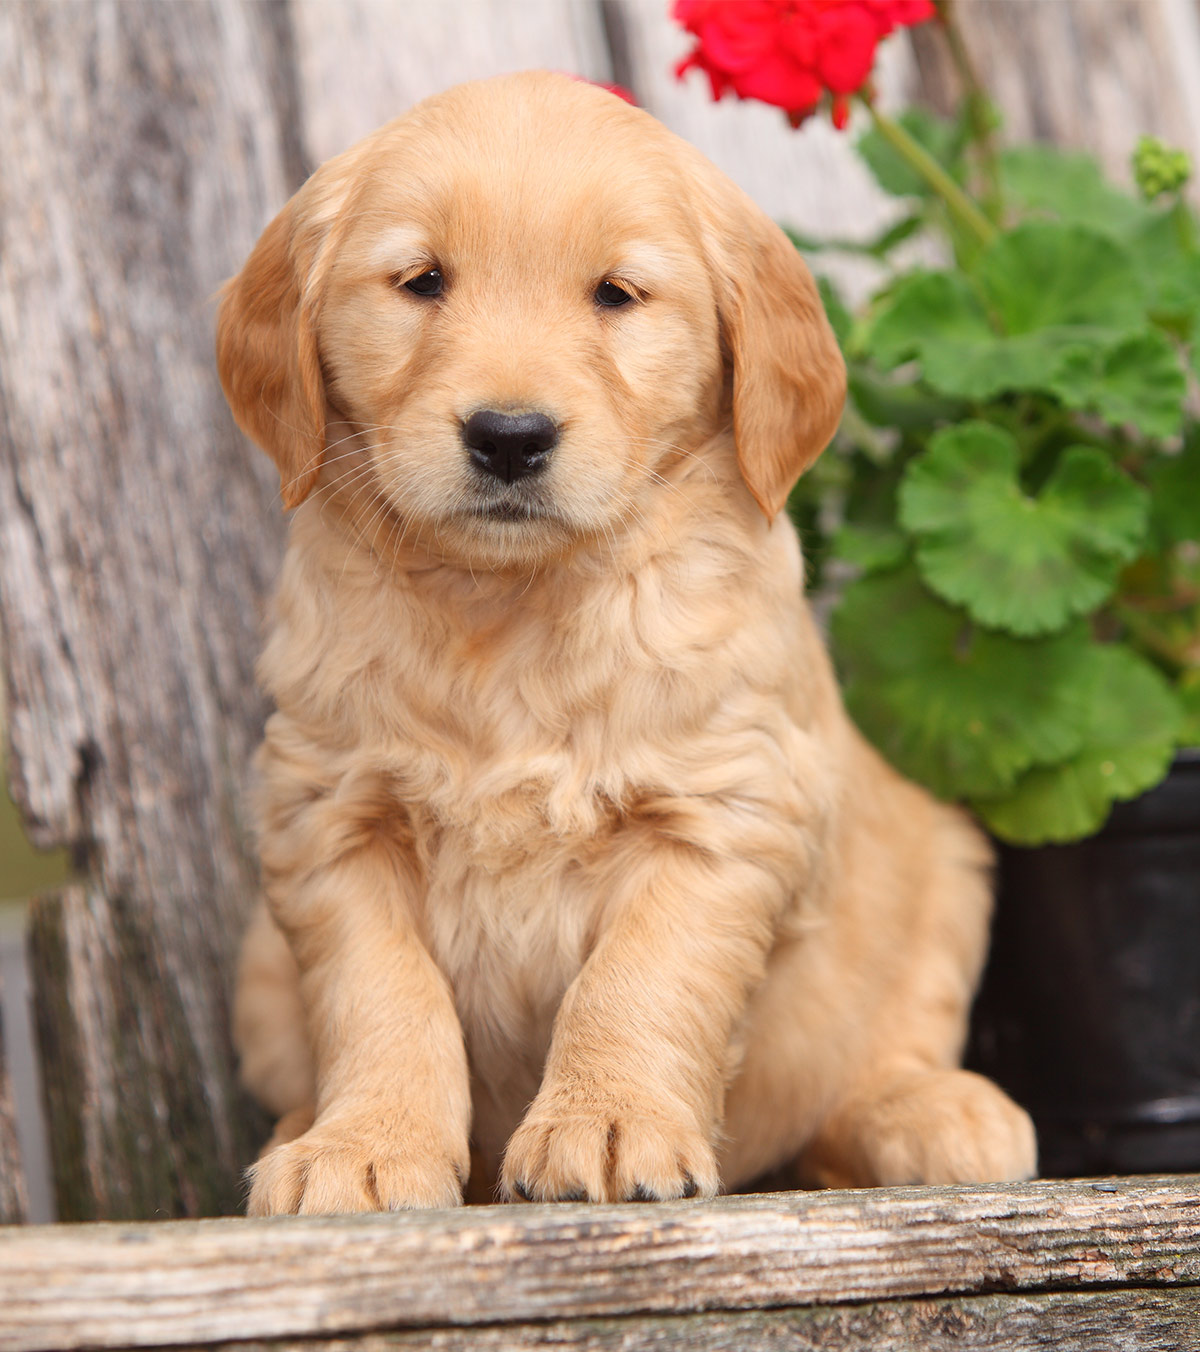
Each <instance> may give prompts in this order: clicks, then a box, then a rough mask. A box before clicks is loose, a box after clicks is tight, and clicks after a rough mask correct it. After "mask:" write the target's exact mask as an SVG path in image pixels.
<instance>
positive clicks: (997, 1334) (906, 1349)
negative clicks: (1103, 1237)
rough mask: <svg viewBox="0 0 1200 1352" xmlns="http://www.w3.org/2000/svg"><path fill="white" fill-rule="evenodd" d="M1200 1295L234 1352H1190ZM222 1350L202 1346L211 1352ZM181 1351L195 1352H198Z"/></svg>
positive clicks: (194, 1351)
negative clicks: (550, 1351)
mask: <svg viewBox="0 0 1200 1352" xmlns="http://www.w3.org/2000/svg"><path fill="white" fill-rule="evenodd" d="M1197 1329H1200V1287H1194V1286H1190V1287H1182V1288H1177V1289H1173V1290H1165V1291H1153V1290H1150V1291H1148V1290H1139V1289H1128V1290H1122V1291H1088V1292H1077V1291H1068V1292H1049V1293H1044V1294H1042V1293H1039V1294H1037V1295H1017V1296H1010V1295H996V1296H966V1297H948V1298H941V1299H934V1300H887V1301H878V1302H868V1303H864V1304H861V1305H858V1304H856V1305H835V1306H813V1307H810V1308H807V1309H786V1310H762V1311H754V1312H751V1313H747V1314H692V1315H673V1316H671V1315H669V1316H658V1315H632V1316H625V1317H623V1318H617V1319H579V1320H572V1321H570V1322H567V1323H565V1322H563V1321H561V1320H557V1319H556V1320H552V1321H550V1322H548V1323H545V1324H504V1325H499V1326H495V1325H493V1326H491V1327H487V1328H478V1327H477V1328H461V1329H453V1328H443V1329H420V1330H416V1331H410V1332H406V1333H368V1334H364V1335H362V1336H361V1337H354V1338H329V1339H325V1338H317V1339H306V1340H305V1341H303V1342H293V1341H292V1340H291V1339H284V1340H280V1341H272V1342H269V1343H263V1342H253V1343H238V1344H237V1345H236V1352H410V1349H414V1348H423V1349H426V1350H427V1352H544V1349H546V1348H559V1349H563V1350H564V1352H645V1349H647V1348H654V1349H656V1350H657V1352H848V1350H849V1349H851V1348H854V1349H863V1348H870V1349H871V1352H1035V1350H1036V1349H1045V1348H1053V1349H1054V1352H1097V1349H1101V1348H1102V1349H1104V1352H1126V1350H1127V1349H1128V1352H1187V1350H1188V1349H1192V1348H1194V1347H1196V1346H1197V1343H1198V1341H1200V1339H1198V1335H1197ZM218 1347H225V1348H228V1352H235V1349H234V1347H232V1346H231V1345H229V1344H212V1343H210V1344H207V1345H206V1352H217V1349H218ZM186 1352H202V1349H201V1347H200V1346H199V1345H196V1346H193V1347H192V1348H191V1349H187V1350H186Z"/></svg>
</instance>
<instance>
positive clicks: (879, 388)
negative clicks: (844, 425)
mask: <svg viewBox="0 0 1200 1352" xmlns="http://www.w3.org/2000/svg"><path fill="white" fill-rule="evenodd" d="M847 374H848V377H849V388H850V397H851V399H853V400H854V406H855V408H857V409H858V411H859V412H860V413H861V414H862V416H863V417H864V418H865V419H866V420H867V422H869V423H871V424H872V425H873V426H875V427H894V428H896V429H898V430H899V431H902V432H905V431H919V432H922V433H925V432H928V430H929V429H930V428H931V427H936V426H937V425H938V424H939V423H945V422H954V421H956V420H957V419H959V418H961V417H962V416H963V412H964V405H963V403H962V401H961V400H957V399H947V398H945V397H943V396H942V395H939V394H934V393H933V392H932V391H931V390H930V389H929V387H928V386H927V385H924V384H922V383H920V382H918V381H915V380H909V381H904V382H898V381H895V380H890V379H881V378H880V377H879V376H877V375H875V374H874V373H873V372H872V371H870V370H867V369H864V368H863V367H862V366H857V367H855V366H852V367H851V368H850V370H849V372H848V373H847Z"/></svg>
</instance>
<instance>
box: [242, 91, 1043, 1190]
mask: <svg viewBox="0 0 1200 1352" xmlns="http://www.w3.org/2000/svg"><path fill="white" fill-rule="evenodd" d="M218 354H219V363H220V370H221V377H222V381H223V383H224V387H225V391H226V394H227V396H228V398H229V402H230V404H231V405H232V407H233V410H234V413H235V414H236V416H237V418H238V421H239V423H240V424H241V426H242V427H243V428H244V429H245V431H246V432H247V433H248V434H249V435H250V436H251V437H253V438H254V440H255V441H257V442H258V443H259V444H260V445H261V446H262V447H263V448H264V449H265V450H266V451H268V452H269V453H270V455H271V456H272V457H273V458H274V459H275V461H276V463H277V465H278V467H279V471H280V474H281V476H282V482H283V501H284V504H285V506H286V507H289V508H294V509H295V515H294V517H293V519H292V524H291V536H290V544H289V547H288V551H287V556H286V559H285V561H284V565H283V572H282V577H281V580H280V584H279V590H278V598H277V602H276V607H275V615H274V623H273V629H272V632H271V635H270V639H269V642H268V644H267V648H266V652H265V654H264V655H263V658H262V662H261V676H262V680H263V682H264V684H265V686H266V689H267V690H268V691H269V692H270V694H271V695H272V696H273V697H274V700H275V703H276V705H277V709H278V711H277V712H276V713H275V714H274V715H273V716H272V717H271V719H270V721H269V723H268V725H267V731H266V740H265V743H264V745H263V748H262V751H261V753H260V758H259V763H258V764H259V771H260V778H261V796H260V809H259V833H260V848H261V856H262V870H263V884H264V890H265V894H266V902H267V907H268V908H269V917H268V912H267V911H265V910H264V911H263V912H262V913H261V914H260V915H259V916H258V918H257V919H256V920H255V922H254V924H253V926H252V928H251V932H250V934H249V936H248V939H247V942H246V947H245V951H244V956H243V963H242V970H241V975H240V982H239V991H238V996H237V1008H236V1012H235V1021H236V1035H237V1039H238V1042H239V1046H240V1050H241V1054H242V1057H243V1066H244V1075H245V1079H246V1082H247V1084H248V1085H249V1086H250V1088H251V1089H252V1090H253V1091H254V1092H255V1093H256V1094H257V1095H258V1096H259V1097H260V1098H261V1100H262V1101H263V1102H264V1103H265V1104H266V1105H267V1106H268V1107H269V1108H271V1109H272V1110H273V1111H274V1112H275V1113H277V1114H278V1115H280V1117H281V1118H282V1119H283V1120H282V1121H281V1123H280V1126H279V1128H278V1130H277V1131H276V1134H275V1137H274V1139H273V1142H272V1144H271V1147H270V1148H269V1149H268V1150H267V1151H266V1153H265V1154H264V1155H263V1156H262V1158H261V1159H260V1160H259V1162H258V1163H257V1165H255V1167H254V1169H253V1171H252V1190H251V1194H250V1204H249V1206H250V1211H251V1213H252V1214H256V1215H263V1214H268V1213H276V1212H296V1211H298V1212H338V1211H362V1210H370V1209H374V1208H399V1207H422V1206H448V1205H453V1204H456V1203H458V1202H459V1201H460V1200H461V1199H462V1196H463V1188H464V1184H465V1183H466V1181H467V1176H468V1171H469V1167H470V1165H471V1164H472V1163H474V1166H475V1175H476V1188H475V1190H474V1192H473V1195H487V1191H488V1189H489V1188H490V1187H491V1186H493V1185H498V1188H499V1192H500V1195H502V1196H504V1197H507V1198H527V1199H531V1200H535V1201H549V1200H553V1199H583V1198H587V1199H591V1200H594V1201H618V1200H621V1199H629V1198H645V1199H650V1198H677V1197H691V1196H693V1195H700V1196H705V1197H707V1196H711V1195H712V1194H713V1193H715V1192H716V1191H717V1190H718V1188H720V1187H722V1186H725V1187H736V1186H738V1185H740V1184H745V1183H747V1182H748V1181H750V1180H752V1179H754V1178H755V1177H756V1176H757V1175H760V1174H762V1173H763V1172H764V1171H767V1170H773V1169H776V1168H778V1167H780V1166H785V1165H793V1166H794V1167H795V1171H796V1175H795V1176H796V1177H797V1178H799V1179H802V1180H805V1181H810V1182H814V1183H819V1184H876V1183H910V1182H921V1181H925V1182H949V1181H953V1180H982V1179H1004V1178H1017V1177H1023V1176H1026V1175H1029V1174H1030V1173H1032V1171H1033V1169H1034V1139H1033V1133H1032V1129H1031V1127H1030V1123H1029V1120H1028V1118H1027V1117H1026V1115H1025V1114H1024V1113H1023V1112H1022V1111H1021V1110H1020V1109H1018V1108H1017V1107H1016V1106H1015V1105H1014V1104H1013V1103H1012V1102H1010V1101H1009V1099H1008V1098H1006V1097H1005V1096H1004V1095H1003V1094H1002V1093H1001V1092H1000V1091H999V1090H998V1089H996V1088H995V1087H994V1086H993V1085H992V1084H990V1083H989V1082H988V1081H986V1080H984V1079H981V1078H980V1077H978V1076H975V1075H972V1074H968V1073H966V1072H964V1071H962V1070H960V1069H958V1068H957V1063H958V1058H959V1056H960V1051H961V1046H962V1042H963V1036H964V1029H965V1025H966V1017H967V1010H968V1006H969V1004H970V1001H971V996H972V992H973V990H974V987H975V984H976V981H977V978H978V974H979V971H980V966H981V963H982V960H983V956H984V949H985V942H986V930H987V922H988V911H989V855H988V849H987V847H986V845H985V843H984V841H983V839H982V838H981V837H980V836H979V835H978V834H977V832H976V831H975V830H974V829H973V827H972V826H971V825H970V824H969V822H968V821H967V819H966V818H965V817H964V816H963V815H962V814H961V813H960V812H958V811H956V810H955V809H953V808H950V807H947V806H943V805H942V804H939V803H936V802H934V801H933V800H932V799H931V798H930V797H928V796H927V795H926V794H925V793H923V792H922V791H921V790H919V789H917V788H916V787H914V786H913V785H911V784H909V783H907V782H906V781H905V780H903V779H901V778H900V777H899V776H898V775H897V774H895V773H893V772H892V771H891V770H890V769H889V768H888V767H887V765H885V764H884V763H883V762H882V761H881V760H880V758H879V757H878V756H877V755H876V754H875V753H874V752H873V751H872V750H871V749H870V748H869V747H868V746H867V745H866V744H865V743H864V742H863V740H862V739H861V738H860V737H859V735H858V734H857V733H856V731H855V730H854V728H853V727H852V726H851V724H850V723H849V721H848V720H847V717H846V715H845V713H844V712H843V709H842V705H841V702H840V699H839V695H838V691H837V688H836V685H835V682H834V677H833V673H832V671H831V668H830V663H829V660H828V658H827V656H826V653H825V651H824V649H823V647H822V644H821V641H820V638H819V637H818V634H817V632H816V630H815V628H814V625H813V621H812V619H811V617H810V615H809V612H808V610H807V609H806V607H805V605H804V602H803V600H802V598H801V592H802V568H801V559H800V550H799V547H798V544H797V540H796V534H795V532H794V530H793V529H792V527H791V525H790V524H789V522H788V519H787V516H786V514H785V513H784V512H783V510H782V509H783V506H784V503H785V500H786V498H787V495H788V490H789V488H790V487H791V485H792V484H793V482H794V481H795V479H796V477H797V476H798V475H799V474H800V473H801V471H802V470H803V469H804V468H805V467H806V466H807V465H808V464H810V463H811V462H812V460H813V459H814V458H815V457H816V456H817V455H818V454H819V453H820V451H821V450H822V448H823V447H824V446H825V444H826V442H827V441H828V440H829V439H830V437H831V436H832V435H833V432H834V429H835V427H836V426H837V422H838V417H839V413H840V410H841V406H842V399H843V392H844V371H843V366H842V361H841V358H840V356H839V354H838V350H837V346H836V344H835V342H834V339H833V336H832V334H831V332H830V330H829V327H828V325H827V323H826V320H825V317H824V314H823V311H822V307H821V303H820V300H819V298H818V295H817V292H816V289H815V287H814V285H813V281H812V278H811V277H810V275H809V273H808V272H807V270H806V269H805V266H804V264H803V263H802V262H801V260H800V259H799V257H798V256H797V254H796V251H795V250H794V249H793V248H792V247H791V245H790V244H789V243H788V241H787V240H786V238H785V237H784V236H783V234H782V233H781V232H780V231H779V230H778V229H777V228H776V227H775V226H774V225H773V224H772V223H771V222H770V221H769V220H768V219H767V218H766V217H765V216H764V215H763V214H762V213H761V212H760V211H758V210H757V209H756V208H755V207H754V206H753V205H752V204H751V202H750V201H749V200H748V199H747V198H746V197H745V196H744V195H743V194H742V193H741V192H740V191H739V190H738V189H737V188H736V187H734V185H733V184H732V183H730V182H729V181H728V180H727V179H726V178H724V177H723V176H722V175H721V174H720V173H719V172H718V171H717V170H716V169H714V168H713V166H712V165H710V164H709V163H708V162H707V161H705V160H704V159H703V157H702V156H700V155H699V154H698V153H697V152H696V151H694V150H693V149H691V148H690V147H689V146H687V145H686V144H684V143H683V142H682V141H680V140H678V139H677V138H676V137H674V136H673V135H671V134H670V133H669V132H667V131H666V130H665V129H664V128H663V127H662V126H660V125H659V124H658V123H657V122H656V121H655V120H654V119H653V118H651V117H650V116H649V115H648V114H646V113H645V112H642V111H640V110H638V109H635V108H632V107H629V106H628V105H626V104H625V103H624V102H622V101H621V100H620V99H618V98H615V97H614V96H613V95H611V94H609V93H607V92H605V91H603V90H601V89H598V88H594V87H591V86H588V85H586V84H582V83H578V82H575V81H572V80H571V79H569V78H567V77H564V76H559V75H551V74H546V73H530V74H524V75H517V76H511V77H504V78H501V79H496V80H488V81H485V82H482V83H477V84H470V85H465V86H462V87H460V88H457V89H452V90H450V91H449V92H448V93H446V94H443V95H440V96H439V97H436V98H433V99H430V100H428V101H427V102H425V103H422V104H421V105H419V106H418V107H417V108H415V109H414V110H413V111H412V112H410V113H409V114H408V115H407V116H406V117H403V118H401V119H400V120H398V121H396V122H393V123H391V124H390V125H388V126H386V127H384V128H383V129H382V130H381V131H379V132H377V133H375V135H373V136H371V137H369V138H368V139H367V140H365V141H363V142H362V143H361V144H360V145H358V146H355V147H354V148H353V149H351V150H349V151H347V152H346V153H345V154H343V155H340V156H338V157H337V158H336V159H334V160H331V161H330V162H329V163H328V164H326V165H324V166H323V167H322V168H321V169H319V170H318V171H317V173H315V174H314V175H313V176H312V178H311V179H309V181H308V182H307V183H306V184H305V185H304V187H303V188H302V189H301V190H300V191H299V192H298V193H297V194H296V196H295V197H294V198H293V199H292V200H291V202H289V203H288V205H287V206H286V207H285V208H284V210H283V211H282V212H281V214H280V215H279V216H278V217H277V218H276V219H275V220H274V221H273V222H272V223H271V225H270V226H268V228H267V230H266V232H265V233H264V234H263V236H262V239H261V240H260V241H259V243H258V245H257V247H256V248H255V250H254V252H253V254H252V255H251V257H250V259H249V261H248V262H247V264H246V266H245V268H244V269H243V271H242V272H241V273H240V274H239V275H238V276H237V277H236V278H234V279H233V281H232V282H230V283H229V285H228V286H227V288H226V290H225V293H224V298H223V302H222V305H221V311H220V319H219V336H218ZM888 641H889V640H888V635H887V634H886V633H881V634H880V635H879V642H880V643H887V642H888Z"/></svg>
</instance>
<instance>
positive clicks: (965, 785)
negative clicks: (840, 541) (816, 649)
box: [832, 566, 1088, 798]
mask: <svg viewBox="0 0 1200 1352" xmlns="http://www.w3.org/2000/svg"><path fill="white" fill-rule="evenodd" d="M832 629H833V638H834V645H835V652H836V655H837V658H838V663H839V666H840V668H841V671H842V675H843V677H844V680H845V695H846V704H847V707H848V708H849V710H850V713H851V714H852V716H853V717H854V719H855V720H856V721H857V723H858V725H859V727H860V728H862V730H863V732H864V733H865V734H866V736H867V737H868V738H870V740H871V741H873V742H874V743H875V745H876V746H877V747H878V748H879V749H880V751H882V753H883V754H884V755H885V756H886V757H887V758H888V759H889V760H890V761H891V762H892V763H893V764H894V765H895V766H897V767H898V768H899V769H900V770H901V771H903V772H904V773H905V774H908V775H910V776H912V777H913V778H914V779H916V780H918V781H919V782H921V783H923V784H925V785H927V786H928V787H929V788H931V789H932V790H933V791H934V792H935V793H937V794H940V795H941V796H942V797H946V798H954V797H963V796H971V795H995V794H1000V793H1004V792H1006V791H1008V790H1009V789H1010V788H1011V787H1012V786H1013V785H1014V784H1015V782H1016V779H1017V776H1018V775H1020V774H1021V773H1022V772H1023V771H1025V770H1027V769H1029V767H1030V766H1033V765H1037V764H1045V763H1055V762H1058V761H1062V760H1065V759H1066V758H1067V757H1069V756H1072V755H1074V754H1075V752H1076V751H1078V750H1079V749H1080V747H1081V746H1082V742H1083V732H1082V728H1081V726H1080V723H1079V716H1078V713H1077V709H1076V697H1075V691H1074V685H1075V676H1076V672H1077V670H1078V668H1079V666H1080V663H1081V660H1082V659H1083V658H1084V657H1086V654H1087V651H1088V639H1087V634H1086V630H1085V629H1084V628H1083V627H1082V626H1081V625H1077V626H1074V627H1072V628H1071V629H1070V630H1069V631H1068V632H1067V633H1065V634H1058V635H1055V636H1054V637H1053V638H1048V639H1038V640H1032V641H1030V640H1024V641H1023V640H1020V639H1014V638H1010V637H1008V636H1007V635H1005V634H996V633H989V632H987V631H986V630H981V629H978V628H976V627H975V626H973V625H972V624H971V623H970V621H969V620H968V619H967V617H966V616H965V615H964V614H963V613H962V611H959V610H955V609H952V608H951V607H950V606H947V605H945V604H944V603H943V602H941V601H939V600H938V599H937V598H936V597H934V596H932V595H931V594H930V593H929V592H928V591H927V590H926V589H925V588H924V587H923V586H922V585H921V581H920V578H919V577H918V575H917V573H916V570H915V569H914V568H912V567H911V566H905V567H903V568H900V569H898V570H897V571H895V572H892V573H886V574H874V575H871V576H868V577H864V578H861V579H859V580H858V581H857V582H853V583H851V585H850V586H849V587H847V589H846V591H845V593H844V595H843V597H842V601H841V604H840V605H839V606H838V608H837V610H836V611H835V612H834V614H833V619H832Z"/></svg>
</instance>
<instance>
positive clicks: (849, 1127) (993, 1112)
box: [800, 1064, 1037, 1188]
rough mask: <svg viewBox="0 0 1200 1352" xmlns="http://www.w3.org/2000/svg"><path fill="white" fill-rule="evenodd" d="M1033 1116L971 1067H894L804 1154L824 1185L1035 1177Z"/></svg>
mask: <svg viewBox="0 0 1200 1352" xmlns="http://www.w3.org/2000/svg"><path fill="white" fill-rule="evenodd" d="M1036 1171H1037V1142H1036V1138H1035V1135H1034V1129H1033V1123H1032V1122H1031V1121H1030V1119H1029V1114H1028V1113H1026V1112H1025V1111H1024V1110H1023V1109H1021V1108H1019V1107H1017V1105H1016V1104H1015V1103H1014V1102H1013V1101H1012V1099H1010V1098H1009V1097H1008V1095H1007V1094H1005V1093H1004V1091H1003V1090H1001V1089H999V1088H998V1087H997V1086H996V1085H994V1084H993V1083H992V1082H991V1081H990V1080H987V1079H984V1077H983V1076H982V1075H976V1074H974V1073H973V1072H971V1071H968V1070H956V1069H951V1068H941V1067H939V1068H929V1067H922V1066H920V1065H917V1064H913V1065H908V1066H899V1065H898V1066H895V1067H893V1068H891V1069H890V1070H889V1071H880V1072H879V1073H878V1074H877V1075H876V1076H873V1077H872V1082H871V1083H870V1085H869V1086H867V1087H863V1088H860V1089H859V1091H858V1092H857V1093H854V1094H852V1095H851V1096H850V1097H849V1098H848V1099H847V1100H846V1101H845V1102H843V1103H842V1105H841V1106H840V1107H839V1108H838V1109H837V1110H836V1111H835V1112H834V1113H832V1114H831V1115H830V1117H829V1118H828V1120H827V1121H826V1122H825V1123H824V1125H823V1126H822V1128H821V1130H820V1131H819V1133H818V1134H817V1136H816V1137H815V1138H814V1140H813V1141H811V1142H810V1143H809V1145H808V1147H807V1148H806V1149H805V1151H804V1153H803V1155H802V1156H801V1159H800V1175H801V1177H802V1178H803V1179H804V1181H805V1182H807V1183H810V1184H816V1185H817V1186H819V1187H843V1188H844V1187H877V1186H884V1187H890V1186H897V1185H900V1184H904V1183H999V1182H1006V1181H1010V1180H1016V1179H1023V1178H1032V1177H1033V1175H1034V1174H1035V1173H1036Z"/></svg>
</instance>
